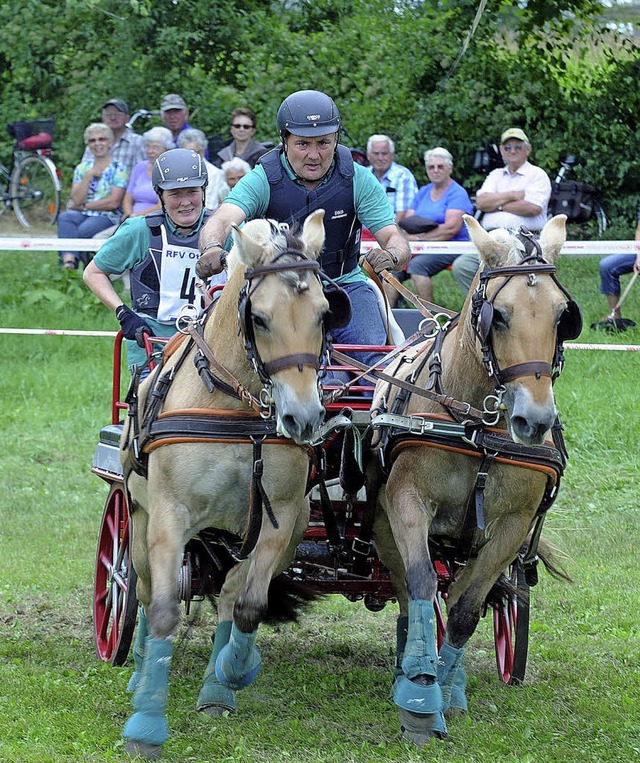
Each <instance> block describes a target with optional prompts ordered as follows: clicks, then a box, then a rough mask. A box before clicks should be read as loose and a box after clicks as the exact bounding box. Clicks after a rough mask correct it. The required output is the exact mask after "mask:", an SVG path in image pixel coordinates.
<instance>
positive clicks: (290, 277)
mask: <svg viewBox="0 0 640 763" xmlns="http://www.w3.org/2000/svg"><path fill="white" fill-rule="evenodd" d="M243 232H244V233H245V234H246V235H249V236H250V237H251V238H252V239H253V241H254V242H255V243H257V244H259V245H260V246H261V247H262V249H263V252H264V256H263V258H262V261H261V263H260V264H261V265H268V264H269V263H270V262H273V261H274V259H275V258H276V257H278V256H279V255H282V256H281V258H280V262H295V261H296V260H297V257H296V256H295V254H284V253H285V252H287V251H288V250H291V251H292V252H300V253H302V252H304V248H305V247H304V243H303V240H302V228H301V226H296V228H295V229H291V228H290V227H289V226H288V225H287V224H286V223H278V222H276V221H275V220H268V219H255V220H250V221H249V222H248V223H246V225H245V226H244V228H243ZM237 246H238V245H237V243H236V241H235V240H234V245H233V246H232V247H231V251H230V253H229V257H228V259H227V272H228V275H229V277H231V275H232V274H233V272H234V271H235V269H236V268H237V267H238V266H239V265H241V264H242V263H241V262H240V258H239V256H238V251H237ZM278 276H279V277H280V278H281V279H282V280H283V281H285V282H286V283H288V285H289V286H291V288H292V289H295V290H297V291H298V292H299V293H301V292H303V291H306V290H307V289H308V288H309V282H308V279H307V274H306V272H303V273H296V272H295V271H291V270H283V271H281V272H279V273H278Z"/></svg>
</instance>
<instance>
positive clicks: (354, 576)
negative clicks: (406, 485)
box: [91, 309, 538, 684]
mask: <svg viewBox="0 0 640 763" xmlns="http://www.w3.org/2000/svg"><path fill="white" fill-rule="evenodd" d="M394 314H395V315H396V318H397V320H398V323H400V325H401V327H402V328H403V329H404V330H405V332H406V333H407V334H409V333H412V331H413V330H414V329H416V328H417V327H418V325H419V324H420V322H421V321H422V320H423V316H422V315H421V313H420V312H419V311H418V310H417V309H400V310H395V311H394ZM122 344H123V337H122V333H121V332H118V334H117V336H116V338H115V342H114V348H113V390H112V398H111V423H110V424H108V425H106V426H105V427H103V428H102V430H101V431H100V436H99V443H98V446H97V448H96V452H95V456H94V459H93V464H92V467H91V470H92V472H93V473H94V474H95V475H97V476H98V477H100V478H101V479H103V480H104V481H105V482H106V483H107V485H108V486H109V492H108V495H107V499H106V503H105V507H104V512H103V516H102V521H101V524H100V530H99V534H98V551H97V557H96V569H95V579H94V601H93V624H94V638H95V644H96V649H97V653H98V656H99V658H100V659H101V660H104V661H106V662H109V663H111V665H114V666H122V665H124V664H125V662H126V661H127V657H128V655H129V652H130V648H131V643H132V640H133V635H134V631H135V627H136V618H137V611H138V602H137V598H136V593H135V584H136V573H135V570H134V569H133V566H132V562H131V553H130V541H131V536H130V514H129V511H130V507H129V500H128V497H127V493H126V490H125V488H124V485H123V474H122V466H121V464H120V459H119V442H120V437H121V434H122V418H123V414H124V413H125V412H126V409H127V404H126V403H124V402H123V401H122V398H123V395H122V390H121V378H122V374H121V366H122V352H123V349H122ZM153 349H154V348H153V347H152V346H151V343H149V345H148V350H149V352H153ZM335 349H336V350H338V351H341V352H348V351H350V350H353V348H352V347H349V346H348V345H336V347H335ZM367 349H376V350H380V351H390V350H392V349H393V347H392V346H384V347H377V348H367ZM363 392H364V388H358V387H356V388H355V389H352V391H351V395H350V397H349V399H348V400H340V401H338V402H335V403H331V404H329V405H328V409H327V421H328V423H327V426H326V427H325V432H326V433H329V432H330V433H331V434H328V435H327V439H326V440H324V448H325V449H328V448H329V446H330V445H331V443H332V442H333V441H334V440H335V439H336V438H338V439H339V440H340V442H342V440H341V433H342V432H344V430H345V428H351V427H353V428H355V431H356V432H357V433H358V437H359V440H361V439H362V436H363V435H364V433H365V431H366V430H367V428H368V427H369V424H370V407H371V398H370V397H364V396H363ZM321 447H322V446H321ZM330 450H331V452H332V453H335V452H336V448H335V447H331V448H330ZM341 455H342V454H341ZM339 467H340V463H339V462H338V463H335V462H334V463H332V464H330V465H329V473H328V474H327V479H326V482H325V484H326V496H327V498H328V500H329V502H330V512H329V513H328V512H327V506H326V498H325V504H324V505H323V500H322V496H321V488H320V487H319V486H316V487H314V488H313V490H312V492H311V520H310V523H309V526H308V528H307V531H306V534H305V537H304V540H303V542H302V543H301V544H300V545H299V546H298V551H297V554H296V561H295V563H294V564H293V565H291V567H290V568H289V569H288V570H287V572H286V574H287V575H288V576H290V577H291V578H292V579H294V580H299V581H301V582H303V583H304V584H305V585H307V586H309V587H310V588H311V589H312V590H313V591H314V592H316V593H317V594H320V595H322V594H339V595H342V596H344V597H345V598H346V599H348V600H349V601H353V602H356V601H362V602H363V603H364V606H365V607H366V608H367V609H368V610H370V611H372V612H377V611H380V610H382V609H383V608H384V607H385V606H386V605H387V604H388V603H393V602H395V600H396V599H395V594H394V591H393V588H392V585H391V580H390V577H389V571H388V570H387V568H386V567H385V566H384V565H383V564H382V562H381V561H380V559H379V558H378V555H377V553H376V548H375V543H373V542H372V543H369V542H368V541H367V540H364V541H363V540H362V539H361V537H360V536H361V533H360V530H361V528H362V524H363V516H364V513H365V510H366V496H365V492H364V490H362V489H361V490H360V491H358V494H357V496H356V500H355V501H351V500H349V498H348V497H347V496H345V494H344V491H343V490H342V488H341V486H340V484H339V478H338V476H337V471H338V470H339ZM330 517H331V518H330ZM238 542H239V539H238V538H233V537H226V536H224V535H220V534H217V533H215V532H213V531H207V530H205V531H203V532H201V533H199V534H198V536H197V537H196V538H194V539H193V540H191V541H190V542H189V543H188V544H187V546H186V547H185V550H184V558H183V563H182V567H181V569H180V580H179V591H180V599H181V602H182V604H183V607H184V611H185V614H188V613H189V611H190V607H191V603H192V602H193V601H202V600H203V599H205V598H206V597H209V596H216V595H217V594H218V593H219V592H220V587H221V585H222V582H223V578H222V577H221V574H222V572H221V571H222V570H223V569H225V565H226V562H227V561H228V560H229V558H230V557H231V558H232V557H233V555H234V553H236V551H237V548H238ZM464 556H465V550H464V549H458V557H456V556H455V555H454V556H452V555H451V550H450V549H447V548H444V547H442V548H438V547H437V545H435V544H434V547H433V558H434V565H435V569H436V572H437V574H438V598H437V599H436V601H435V603H434V607H435V611H436V624H437V637H438V643H439V644H440V643H441V641H442V636H443V633H444V627H445V613H444V607H443V603H444V602H445V601H446V597H447V588H448V586H449V584H450V582H451V580H452V578H453V577H454V576H455V574H456V571H457V569H459V568H460V567H461V566H463V565H464V563H465V558H464ZM537 564H538V558H537V556H535V555H533V556H531V557H529V558H526V549H523V550H522V552H521V553H520V554H519V555H518V556H517V557H516V558H515V559H514V560H513V563H512V564H511V565H510V567H509V569H507V570H505V573H504V576H505V579H507V580H508V581H509V582H510V584H511V585H510V586H507V587H506V588H505V587H500V586H497V587H496V588H495V589H494V590H493V591H492V594H491V596H490V597H489V599H488V600H487V609H486V611H487V612H488V613H490V615H491V617H492V620H493V630H494V641H495V657H496V666H497V672H498V676H499V678H500V679H501V680H502V681H504V682H505V683H507V684H519V683H521V682H522V681H523V680H524V677H525V672H526V665H527V655H528V642H529V602H530V587H531V586H532V585H535V583H536V582H537V574H536V566H537Z"/></svg>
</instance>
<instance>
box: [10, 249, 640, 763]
mask: <svg viewBox="0 0 640 763" xmlns="http://www.w3.org/2000/svg"><path fill="white" fill-rule="evenodd" d="M55 263H56V257H55V255H54V254H51V253H46V254H41V253H33V252H0V326H2V327H37V328H56V329H63V328H67V329H100V330H105V329H113V330H115V328H116V323H115V320H114V318H113V316H111V315H110V314H108V313H107V311H106V310H105V309H104V308H102V306H101V305H99V304H98V303H97V302H96V300H95V299H94V298H93V297H91V296H90V295H89V294H88V292H87V291H86V289H85V288H84V286H83V285H82V283H81V279H80V275H79V274H78V273H76V272H69V271H65V272H62V271H61V270H59V269H58V267H57V266H56V264H55ZM559 272H560V278H561V280H562V282H563V283H564V284H565V286H567V288H568V289H569V290H570V291H571V293H572V294H573V296H574V297H575V299H576V300H578V302H580V303H581V304H582V306H583V310H584V313H585V326H587V328H586V329H585V330H584V331H583V334H582V337H581V338H580V341H583V342H591V341H595V342H617V343H622V342H624V343H631V344H640V330H639V329H635V330H633V331H630V332H628V333H627V334H623V335H620V336H618V337H613V338H612V337H610V336H609V335H603V334H597V333H595V332H592V331H590V330H589V329H588V325H589V323H590V322H591V321H593V320H597V319H599V318H601V317H603V315H604V314H605V313H606V308H605V306H604V303H603V300H602V298H601V297H600V295H598V293H597V284H598V279H597V260H595V259H593V258H585V259H578V258H576V259H566V260H565V261H560V263H559ZM436 294H437V297H438V299H439V301H441V302H442V303H444V304H447V305H449V306H451V307H458V306H459V301H460V295H458V293H457V292H456V288H455V286H454V284H453V282H452V280H451V276H450V274H448V273H445V274H442V275H441V276H438V278H437V279H436ZM625 314H626V315H628V316H629V317H633V318H635V319H636V320H638V321H639V322H640V287H638V288H637V290H632V292H631V294H630V296H629V299H628V301H627V305H626V309H625ZM0 353H1V357H2V361H1V362H2V374H1V376H0V394H1V401H2V402H1V404H0V405H1V408H0V410H1V414H0V415H1V421H2V426H1V427H0V452H1V453H2V456H1V460H0V470H1V472H0V475H1V478H2V485H3V489H2V492H1V493H0V523H1V524H0V526H1V528H2V529H1V531H0V714H1V718H2V722H1V724H0V763H63V762H65V763H89V762H91V763H98V762H102V761H119V760H125V759H127V756H126V755H125V754H124V753H123V751H122V744H121V740H120V733H121V729H122V725H123V723H124V721H125V719H126V718H127V716H128V714H129V712H130V697H129V696H128V695H127V694H126V692H125V687H126V684H127V681H128V679H129V676H130V673H131V668H130V667H128V666H126V667H124V668H112V667H110V666H108V665H106V664H103V663H100V662H99V661H98V660H97V658H96V656H95V652H94V646H93V635H92V623H91V598H92V585H93V570H94V557H95V549H96V540H97V533H98V528H99V523H100V518H101V514H102V508H103V505H104V501H105V498H106V494H107V486H106V485H105V484H104V483H102V482H101V481H100V480H99V479H98V478H97V477H95V476H93V475H92V474H91V473H90V469H89V467H90V464H91V460H92V456H93V452H94V449H95V446H96V442H97V437H98V432H99V429H100V427H101V426H103V425H104V424H106V423H108V421H109V411H110V408H109V400H110V391H111V382H110V373H111V340H110V339H104V338H93V339H87V338H82V337H78V338H76V337H57V336H16V335H2V334H0ZM566 354H567V366H566V369H565V372H564V373H563V375H562V376H561V377H560V379H559V380H558V382H557V387H556V388H557V397H558V404H559V407H560V410H561V412H562V417H563V421H564V423H565V425H566V439H567V445H568V449H569V452H570V456H571V459H570V463H569V467H568V469H567V472H566V474H565V478H564V480H563V484H562V488H561V492H560V497H559V499H558V501H557V502H556V504H555V505H554V507H553V509H552V511H551V513H550V515H549V518H548V524H547V526H548V530H549V535H550V537H551V538H552V540H553V541H554V542H555V543H556V544H558V545H559V546H560V547H561V548H562V549H563V550H564V551H565V553H566V554H567V559H566V564H567V567H568V569H569V572H570V573H571V574H572V576H573V578H574V581H575V582H574V583H573V584H566V583H559V582H557V581H554V580H552V579H550V578H549V577H548V576H545V575H543V574H541V581H540V584H539V586H538V587H537V588H535V589H533V591H532V613H531V614H532V625H531V637H530V656H529V667H528V673H527V678H526V681H525V684H524V685H523V686H522V687H519V688H510V687H507V686H505V685H503V684H501V683H500V682H499V681H498V678H497V675H496V671H495V658H494V655H493V646H492V634H491V629H490V622H489V621H488V620H487V621H483V622H482V623H481V627H480V628H479V632H478V634H477V635H476V636H475V637H474V639H473V641H472V642H471V644H470V646H469V649H468V653H469V663H470V664H469V668H470V670H469V673H470V684H469V692H468V694H469V699H470V701H469V713H468V714H467V715H466V716H464V717H460V718H457V719H455V720H453V721H452V722H450V724H449V731H450V742H448V743H434V744H432V745H430V746H429V747H428V748H427V749H423V750H417V749H414V748H412V747H410V746H409V745H407V744H404V743H402V742H401V741H400V740H399V731H398V724H397V718H396V713H395V710H394V708H393V707H392V705H391V704H389V702H388V701H387V695H388V690H389V685H390V671H391V666H392V661H393V648H394V638H395V614H396V613H395V611H394V607H392V606H389V607H387V608H386V609H385V610H384V611H383V612H380V613H376V614H373V613H370V612H367V610H365V608H364V607H363V605H362V604H361V603H355V604H352V603H349V602H347V601H346V600H344V599H340V598H337V597H332V598H331V599H329V600H326V601H323V602H320V603H318V604H316V605H314V607H313V609H312V612H311V613H310V614H308V615H307V616H305V617H304V618H303V619H302V620H301V623H300V624H299V625H287V626H283V627H280V628H278V629H273V628H263V629H262V630H261V633H260V636H259V645H260V648H261V650H262V652H263V656H264V667H263V672H262V673H261V675H260V677H259V678H258V680H257V682H256V683H255V685H254V686H253V687H251V688H249V689H247V690H246V691H245V692H244V693H242V694H241V695H240V697H239V713H238V714H237V715H236V716H234V717H229V718H217V719H212V718H208V717H205V716H202V715H200V714H198V713H196V712H195V709H194V706H195V700H196V697H197V694H198V691H199V685H200V682H201V678H202V673H203V671H204V668H205V665H206V661H207V659H208V654H209V651H210V642H209V636H210V633H211V631H212V627H213V623H214V622H215V617H214V614H213V612H212V611H211V608H210V606H209V605H208V604H205V605H202V606H201V607H199V608H196V612H195V613H194V614H193V616H192V617H191V618H190V620H189V622H187V621H186V620H185V623H184V625H183V626H182V627H181V629H180V633H179V638H178V645H177V647H176V650H175V658H174V663H173V671H172V684H171V691H170V699H169V722H170V725H171V730H172V736H171V739H170V741H169V742H168V743H167V745H166V750H165V753H164V760H167V761H185V762H188V763H189V762H190V763H204V762H205V761H206V762H207V763H209V762H211V761H233V762H234V763H236V762H237V763H241V762H242V763H246V762H248V761H251V762H253V761H255V762H256V763H257V762H258V761H260V762H261V763H281V761H283V760H291V761H296V762H298V761H299V762H300V763H301V762H302V761H305V763H336V762H344V763H351V762H352V761H358V762H361V761H362V762H363V763H364V762H366V763H369V762H374V763H378V762H382V761H403V762H404V763H416V762H417V761H426V760H429V761H434V762H435V763H440V762H442V763H444V761H449V762H451V763H463V761H464V763H475V762H476V761H477V762H478V763H480V762H481V761H491V763H495V762H496V761H501V762H504V761H514V763H515V761H519V762H524V763H552V762H553V763H576V762H577V761H580V763H587V762H588V763H618V762H619V761H625V763H627V762H629V761H635V760H640V739H639V737H638V728H640V685H639V682H638V675H639V668H640V634H639V616H638V611H639V609H640V594H639V593H638V591H639V590H640V571H639V565H638V545H639V540H640V538H639V535H640V531H639V529H638V528H639V527H640V511H639V509H638V477H637V475H638V472H639V466H640V464H639V460H640V459H639V456H638V453H639V449H638V441H639V439H640V425H639V420H638V416H639V415H638V404H637V391H638V377H639V373H638V371H639V362H640V356H639V355H638V353H629V352H625V353H623V352H602V351H582V350H571V349H568V350H567V353H566Z"/></svg>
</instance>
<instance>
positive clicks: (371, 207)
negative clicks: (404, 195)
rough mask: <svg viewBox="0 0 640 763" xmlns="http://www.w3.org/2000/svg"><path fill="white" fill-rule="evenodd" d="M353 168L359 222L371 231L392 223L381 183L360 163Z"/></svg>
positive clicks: (390, 212)
mask: <svg viewBox="0 0 640 763" xmlns="http://www.w3.org/2000/svg"><path fill="white" fill-rule="evenodd" d="M353 168H354V170H355V175H354V178H353V200H354V204H355V207H356V212H357V214H358V219H359V220H360V222H361V223H362V224H363V225H364V226H365V227H367V228H368V229H369V230H370V231H371V233H375V232H376V231H378V230H380V228H384V226H385V225H393V224H394V223H395V215H394V213H393V208H392V206H391V202H390V201H389V199H388V197H387V193H386V191H385V189H384V187H383V185H382V183H380V182H379V181H378V180H377V178H376V177H375V175H374V174H373V172H370V171H369V170H368V169H367V168H366V167H363V166H362V165H361V164H354V165H353ZM245 177H246V176H245Z"/></svg>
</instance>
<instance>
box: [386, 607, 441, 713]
mask: <svg viewBox="0 0 640 763" xmlns="http://www.w3.org/2000/svg"><path fill="white" fill-rule="evenodd" d="M408 620H409V624H408V631H407V643H406V646H405V649H404V656H403V658H402V663H401V665H402V675H399V676H398V677H397V678H396V680H395V682H394V684H393V690H392V693H393V701H394V702H395V703H396V705H398V707H401V708H402V709H403V710H408V711H409V712H411V713H413V714H418V715H432V716H433V719H432V720H433V724H436V723H439V719H438V718H437V715H438V714H439V712H440V709H441V707H442V693H441V691H440V687H439V686H438V684H437V682H436V681H434V682H433V683H431V684H424V683H416V682H415V681H412V680H410V679H412V678H416V677H417V676H433V677H434V678H435V675H436V672H437V662H438V657H437V654H436V638H435V630H434V628H435V623H434V620H435V616H434V612H433V603H432V602H430V601H427V600H426V599H416V600H413V601H410V602H409V617H408ZM423 720H424V721H425V722H426V719H423Z"/></svg>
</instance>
